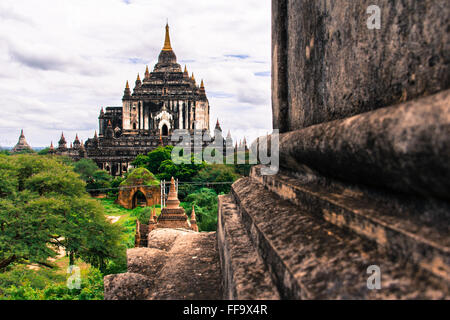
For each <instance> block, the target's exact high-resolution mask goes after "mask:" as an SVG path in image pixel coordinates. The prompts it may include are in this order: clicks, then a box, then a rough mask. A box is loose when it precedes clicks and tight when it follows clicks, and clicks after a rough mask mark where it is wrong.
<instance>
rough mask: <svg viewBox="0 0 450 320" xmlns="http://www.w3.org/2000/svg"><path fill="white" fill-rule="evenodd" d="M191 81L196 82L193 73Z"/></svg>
mask: <svg viewBox="0 0 450 320" xmlns="http://www.w3.org/2000/svg"><path fill="white" fill-rule="evenodd" d="M191 80H193V81H194V82H195V77H194V73H193V72H192V77H191Z"/></svg>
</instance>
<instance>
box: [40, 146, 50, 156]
mask: <svg viewBox="0 0 450 320" xmlns="http://www.w3.org/2000/svg"><path fill="white" fill-rule="evenodd" d="M49 152H50V147H47V148H44V149H42V150H40V151H38V153H37V154H38V155H40V156H45V155H47V154H48V153H49Z"/></svg>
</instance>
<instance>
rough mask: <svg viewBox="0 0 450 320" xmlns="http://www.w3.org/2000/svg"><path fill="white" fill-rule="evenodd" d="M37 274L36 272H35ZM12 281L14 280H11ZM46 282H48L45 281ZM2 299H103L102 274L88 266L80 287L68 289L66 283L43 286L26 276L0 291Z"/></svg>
mask: <svg viewBox="0 0 450 320" xmlns="http://www.w3.org/2000/svg"><path fill="white" fill-rule="evenodd" d="M35 274H38V273H35ZM12 282H14V281H12ZM47 283H48V282H47ZM0 299H3V300H103V275H102V273H101V272H100V271H99V270H98V269H95V268H90V269H89V270H88V271H87V273H85V274H84V275H83V274H82V276H81V287H80V289H69V288H68V287H67V285H66V283H65V282H64V283H50V284H46V285H45V286H44V287H42V285H38V284H37V283H36V282H35V281H31V280H30V279H28V278H26V277H25V279H23V278H22V279H21V280H19V281H17V283H14V284H11V285H10V286H9V287H8V288H6V289H3V290H2V292H1V293H0Z"/></svg>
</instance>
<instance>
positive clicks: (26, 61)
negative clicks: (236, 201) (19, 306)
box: [0, 0, 272, 147]
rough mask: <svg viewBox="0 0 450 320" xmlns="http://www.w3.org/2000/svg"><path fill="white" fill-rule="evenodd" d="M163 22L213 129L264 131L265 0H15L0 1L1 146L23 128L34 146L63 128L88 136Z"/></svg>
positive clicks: (141, 63) (238, 134)
mask: <svg viewBox="0 0 450 320" xmlns="http://www.w3.org/2000/svg"><path fill="white" fill-rule="evenodd" d="M100 13H101V14H100ZM187 13H189V14H187ZM243 13H245V14H243ZM167 18H168V19H169V25H170V32H171V42H172V47H173V48H174V51H175V53H176V55H177V57H178V61H179V63H180V64H182V65H184V64H186V65H187V68H188V71H189V72H190V73H191V72H193V73H194V74H195V78H196V79H197V80H198V81H200V80H201V79H204V81H205V86H206V92H207V95H208V99H209V102H210V104H211V119H210V120H211V126H212V127H213V126H214V124H215V121H216V118H219V119H220V122H221V126H222V128H223V129H224V130H225V131H228V130H231V133H232V136H233V138H236V139H242V138H243V137H244V136H246V137H247V140H248V141H251V140H252V139H255V138H256V137H257V136H258V135H260V134H265V133H266V132H267V131H270V130H271V129H270V128H271V123H272V119H271V103H270V72H269V71H265V70H270V59H271V49H270V41H271V36H270V32H271V30H270V28H271V26H270V1H260V0H246V1H244V2H241V3H240V4H239V6H236V3H234V2H232V1H228V0H215V1H210V0H173V1H170V2H168V1H165V0H154V1H147V0H133V1H124V0H96V1H88V0H80V1H69V0H61V1H53V0H41V1H39V4H37V2H36V1H32V0H15V1H14V2H13V1H11V2H9V4H8V5H5V4H4V3H2V4H1V5H0V80H1V81H0V110H1V112H2V117H1V119H0V144H3V145H5V142H8V144H9V145H13V144H15V143H16V142H17V139H18V136H19V134H20V129H21V128H24V130H25V135H26V137H27V140H28V142H29V143H30V144H31V145H32V146H35V147H39V146H46V145H49V143H50V141H51V140H53V142H55V141H57V140H58V139H59V137H60V134H61V131H63V130H64V133H65V135H66V137H67V139H68V140H70V141H71V139H72V140H73V138H74V137H75V134H76V133H78V134H79V136H80V139H83V140H86V139H87V138H88V137H91V136H92V135H93V134H94V130H96V129H98V119H97V118H98V113H99V111H100V108H101V107H102V106H103V107H105V106H109V105H114V106H117V105H121V99H122V95H123V90H124V86H125V82H126V80H129V81H130V84H132V83H134V80H135V79H136V75H137V73H140V74H141V75H142V74H143V73H144V71H145V65H148V66H149V68H152V67H153V66H154V65H155V64H156V62H157V59H158V55H159V52H160V50H161V48H162V45H163V42H164V26H165V24H166V19H167Z"/></svg>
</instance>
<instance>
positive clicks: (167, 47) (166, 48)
mask: <svg viewBox="0 0 450 320" xmlns="http://www.w3.org/2000/svg"><path fill="white" fill-rule="evenodd" d="M163 51H172V46H171V44H170V35H169V21H168V20H167V24H166V38H165V40H164V47H163Z"/></svg>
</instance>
